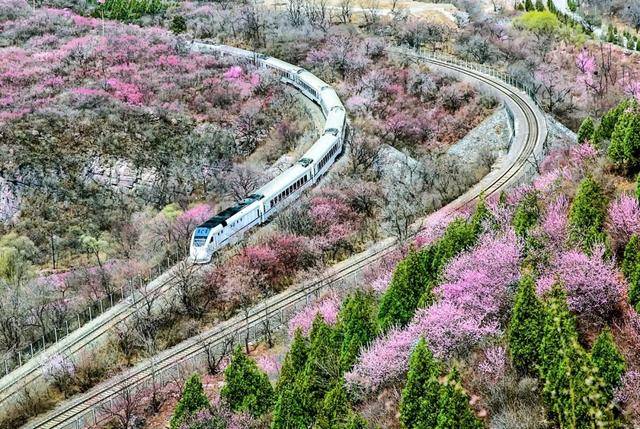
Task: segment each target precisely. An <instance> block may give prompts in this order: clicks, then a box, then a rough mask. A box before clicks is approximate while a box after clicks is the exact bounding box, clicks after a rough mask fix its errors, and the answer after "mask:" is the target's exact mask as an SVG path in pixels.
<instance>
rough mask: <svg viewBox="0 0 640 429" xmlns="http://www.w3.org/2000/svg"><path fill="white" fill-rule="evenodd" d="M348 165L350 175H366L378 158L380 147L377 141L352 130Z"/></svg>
mask: <svg viewBox="0 0 640 429" xmlns="http://www.w3.org/2000/svg"><path fill="white" fill-rule="evenodd" d="M348 148H349V165H350V167H351V168H350V170H351V174H352V175H357V174H366V173H367V172H368V171H369V170H371V168H372V167H373V166H374V165H375V164H376V162H377V161H378V160H379V158H380V150H381V148H382V145H381V143H380V141H379V140H374V139H371V138H367V137H365V135H364V134H363V133H362V132H360V131H356V130H355V129H352V133H351V138H350V139H349V145H348Z"/></svg>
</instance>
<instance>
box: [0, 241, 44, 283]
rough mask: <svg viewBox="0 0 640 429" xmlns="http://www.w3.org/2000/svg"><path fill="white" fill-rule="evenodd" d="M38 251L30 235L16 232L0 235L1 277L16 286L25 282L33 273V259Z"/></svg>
mask: <svg viewBox="0 0 640 429" xmlns="http://www.w3.org/2000/svg"><path fill="white" fill-rule="evenodd" d="M36 252H37V249H36V246H35V244H34V243H33V241H31V240H30V239H29V238H28V237H25V236H22V235H18V234H16V233H15V232H11V233H9V234H7V235H4V236H2V237H0V279H3V280H5V281H6V282H7V283H9V284H10V285H12V286H14V287H18V286H20V285H21V284H23V283H24V282H25V281H26V280H27V279H28V278H29V277H30V275H31V272H32V264H31V259H32V258H33V257H34V256H35V254H36Z"/></svg>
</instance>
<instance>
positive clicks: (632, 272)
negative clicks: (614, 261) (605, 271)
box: [622, 234, 640, 310]
mask: <svg viewBox="0 0 640 429" xmlns="http://www.w3.org/2000/svg"><path fill="white" fill-rule="evenodd" d="M622 273H623V274H624V276H625V278H626V279H627V283H628V284H629V291H628V296H629V303H630V304H631V305H632V306H634V307H635V308H636V310H637V309H640V237H639V236H638V235H637V234H633V235H632V236H631V239H630V240H629V243H627V247H625V249H624V257H623V260H622Z"/></svg>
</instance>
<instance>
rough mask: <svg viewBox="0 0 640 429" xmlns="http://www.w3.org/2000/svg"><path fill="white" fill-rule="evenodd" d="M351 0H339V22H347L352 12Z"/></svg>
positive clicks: (349, 20)
mask: <svg viewBox="0 0 640 429" xmlns="http://www.w3.org/2000/svg"><path fill="white" fill-rule="evenodd" d="M352 8H353V0H340V22H342V23H343V24H348V23H350V22H351V15H352V14H353V10H352Z"/></svg>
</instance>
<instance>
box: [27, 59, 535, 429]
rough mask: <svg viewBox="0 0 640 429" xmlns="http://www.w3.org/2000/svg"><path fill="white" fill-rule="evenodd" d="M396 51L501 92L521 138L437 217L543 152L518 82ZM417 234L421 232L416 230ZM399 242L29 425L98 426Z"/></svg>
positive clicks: (503, 184)
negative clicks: (134, 394) (123, 396)
mask: <svg viewBox="0 0 640 429" xmlns="http://www.w3.org/2000/svg"><path fill="white" fill-rule="evenodd" d="M394 51H395V53H398V54H400V55H404V56H406V57H407V58H408V59H410V60H415V61H423V62H426V63H428V64H430V65H432V66H434V67H437V68H440V69H444V70H447V71H449V72H451V73H454V74H458V75H459V76H462V77H464V78H467V79H469V80H472V81H475V82H476V83H479V84H481V85H484V86H486V87H489V88H491V89H492V90H493V91H495V92H497V93H499V94H500V97H501V98H502V99H503V101H504V102H505V104H507V105H508V108H509V109H510V110H511V111H512V113H513V114H514V117H515V123H516V130H515V138H514V141H513V143H512V147H511V149H510V151H509V154H508V155H507V159H508V161H509V162H508V164H507V165H505V166H503V167H501V168H499V169H497V170H494V171H492V172H491V173H489V175H487V176H486V177H485V179H483V180H482V181H481V182H480V183H479V184H478V185H476V186H474V187H473V188H472V189H470V190H469V191H467V192H466V193H465V194H463V195H462V196H460V197H459V198H457V199H456V200H454V201H453V202H451V203H449V204H448V205H447V206H445V207H443V208H442V209H441V210H439V211H438V212H436V213H434V215H438V216H439V215H442V214H451V213H453V212H455V211H457V210H460V209H461V208H463V207H465V206H466V205H468V204H469V203H472V202H473V201H475V200H476V199H478V197H479V196H480V194H481V193H484V194H485V195H491V194H494V193H497V192H500V191H502V190H503V189H505V188H507V187H508V186H510V185H512V184H514V183H516V181H518V180H519V179H520V178H521V176H522V174H523V173H524V172H525V171H526V169H527V167H528V164H529V160H530V158H531V157H532V155H533V154H535V153H541V152H542V147H543V145H544V142H545V140H546V136H547V127H546V122H545V118H544V114H543V113H542V112H541V111H540V110H539V109H538V107H537V106H536V104H535V102H534V101H533V100H532V99H531V98H529V97H528V96H527V95H525V93H523V92H522V91H520V90H519V89H517V88H515V87H514V86H511V85H509V84H507V83H505V82H503V81H501V80H500V79H499V78H497V77H494V76H490V75H488V74H486V73H483V72H481V71H478V70H474V69H472V68H469V67H466V66H464V65H460V64H453V63H450V62H448V60H446V59H438V58H428V57H426V56H423V55H421V54H419V53H414V52H407V51H400V50H394ZM432 216H433V215H432ZM416 233H417V231H415V232H414V233H413V234H414V235H415V234H416ZM397 245H398V243H397V242H396V240H395V239H393V238H389V239H387V240H384V241H382V242H380V243H377V244H376V245H375V246H373V247H372V248H370V249H369V250H367V251H365V252H362V253H360V254H358V255H355V256H354V257H352V258H350V259H348V260H346V261H343V262H342V263H340V264H338V265H336V266H335V267H333V268H332V269H330V270H329V271H328V272H327V274H326V275H325V276H323V277H322V278H321V279H320V280H316V281H311V282H306V283H303V284H301V285H299V286H297V287H294V288H291V289H289V290H287V291H285V292H283V293H281V294H279V295H276V296H274V297H271V298H269V299H267V300H265V301H263V302H261V303H260V304H259V305H257V306H255V307H253V308H252V309H251V310H249V311H248V312H247V313H246V314H242V315H238V316H235V317H233V318H231V319H229V320H227V321H225V322H222V323H220V324H219V325H217V326H216V327H215V328H213V329H212V330H210V331H208V332H205V333H202V334H200V335H198V336H196V337H193V338H191V339H189V340H186V341H184V342H183V343H181V344H178V345H177V346H175V347H173V348H171V349H168V350H165V351H163V352H161V353H159V354H158V355H156V356H154V357H153V358H152V359H149V360H146V361H144V362H141V363H140V364H138V365H136V366H135V367H133V368H131V369H129V370H127V371H125V372H123V373H121V374H119V375H117V376H115V377H113V378H111V379H110V380H107V381H105V382H103V383H101V384H99V385H98V386H96V387H94V388H93V389H91V390H90V391H88V392H86V393H84V394H82V395H78V396H77V397H75V398H71V399H70V400H68V401H65V402H64V403H62V404H60V405H59V406H58V407H57V408H55V409H54V410H52V411H51V412H49V413H46V414H45V415H42V416H40V417H38V418H36V419H34V420H32V421H31V422H29V423H28V424H27V425H25V426H24V427H25V428H27V429H32V428H81V427H84V426H86V425H89V424H93V423H94V422H95V421H97V420H100V415H99V413H98V414H96V410H97V409H99V408H100V407H108V406H109V404H110V403H111V401H113V400H114V399H115V398H116V397H117V396H118V395H119V394H120V393H121V392H123V391H125V390H128V389H136V388H141V387H143V386H145V385H148V384H149V383H150V382H151V380H152V379H153V380H155V381H156V382H158V380H163V379H165V380H167V379H169V377H171V374H172V373H173V372H174V371H178V369H179V368H180V367H182V366H183V365H185V366H188V365H193V364H196V362H195V361H196V360H198V359H202V355H203V344H207V345H212V346H214V347H220V348H222V346H223V342H224V341H225V340H227V339H229V338H236V339H237V338H240V337H243V338H244V337H245V336H246V337H248V338H250V339H253V340H255V339H256V338H258V337H260V336H261V334H262V333H263V331H264V329H265V321H266V322H267V323H269V324H271V323H273V324H274V325H277V324H283V323H284V322H285V321H286V320H287V316H288V315H289V314H292V313H293V312H295V311H296V309H297V308H299V307H301V306H304V305H305V304H306V302H308V300H309V298H310V297H311V296H313V295H317V294H318V293H319V292H320V291H321V290H322V289H324V288H326V287H328V286H331V287H334V286H337V285H339V284H340V283H341V282H342V281H344V280H346V279H348V278H349V277H350V276H355V275H357V274H358V273H359V272H360V270H361V269H362V268H363V267H365V266H367V265H369V264H371V263H373V262H375V261H378V260H379V259H381V258H382V257H384V256H385V255H387V254H389V253H390V252H392V251H394V250H395V249H396V248H397ZM87 338H91V334H88V335H87Z"/></svg>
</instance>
